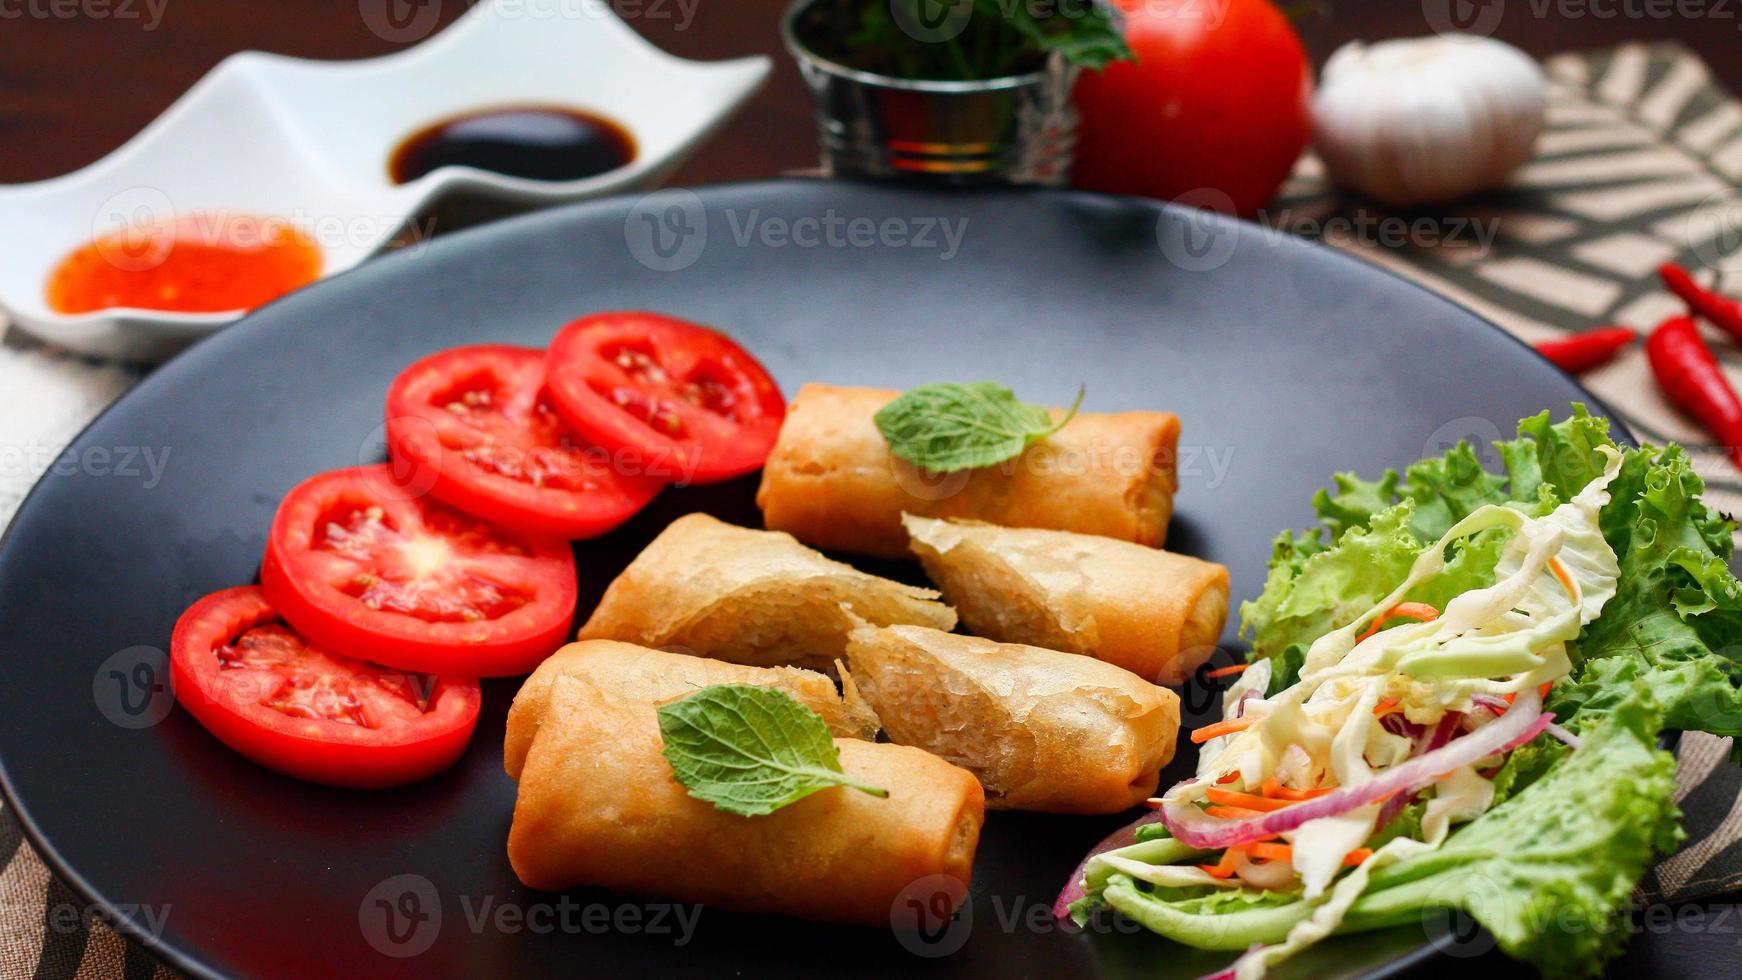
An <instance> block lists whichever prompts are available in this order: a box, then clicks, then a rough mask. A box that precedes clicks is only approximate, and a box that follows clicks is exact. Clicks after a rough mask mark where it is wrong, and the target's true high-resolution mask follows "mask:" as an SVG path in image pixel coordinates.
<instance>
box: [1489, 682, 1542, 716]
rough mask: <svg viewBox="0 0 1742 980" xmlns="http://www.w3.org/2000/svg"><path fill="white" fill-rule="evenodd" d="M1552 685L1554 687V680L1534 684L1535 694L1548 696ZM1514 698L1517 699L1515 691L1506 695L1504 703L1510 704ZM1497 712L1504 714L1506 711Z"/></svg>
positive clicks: (1540, 696)
mask: <svg viewBox="0 0 1742 980" xmlns="http://www.w3.org/2000/svg"><path fill="white" fill-rule="evenodd" d="M1552 687H1554V681H1545V682H1543V683H1541V684H1538V685H1537V686H1536V696H1537V697H1539V698H1546V697H1548V692H1549V689H1550V688H1552ZM1516 700H1518V695H1517V694H1516V693H1513V694H1508V695H1506V703H1507V704H1511V703H1512V702H1514V701H1516ZM1497 713H1498V714H1505V713H1506V712H1504V711H1501V712H1497Z"/></svg>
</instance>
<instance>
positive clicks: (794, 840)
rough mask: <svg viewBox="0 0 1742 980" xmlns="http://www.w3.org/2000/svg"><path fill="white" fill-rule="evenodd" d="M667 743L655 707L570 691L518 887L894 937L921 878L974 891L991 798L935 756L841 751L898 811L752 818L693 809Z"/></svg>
mask: <svg viewBox="0 0 1742 980" xmlns="http://www.w3.org/2000/svg"><path fill="white" fill-rule="evenodd" d="M663 744H664V743H663V742H662V741H661V738H660V733H659V724H658V719H657V717H656V715H655V709H654V708H653V706H652V705H650V704H647V703H644V702H627V701H621V700H618V699H614V698H610V697H607V696H605V695H604V694H601V693H600V692H599V691H598V690H597V689H596V688H594V687H592V686H591V685H589V684H586V683H585V682H583V681H579V680H577V679H575V678H566V677H565V678H561V679H559V680H558V682H557V684H556V685H555V687H554V689H553V692H552V696H551V710H550V712H549V715H548V717H547V719H546V721H545V724H544V725H543V726H542V727H541V728H540V729H539V732H538V737H537V738H536V739H534V740H533V744H532V751H531V752H530V753H528V754H527V757H526V769H525V771H524V772H523V773H522V774H521V778H520V795H519V798H518V799H517V800H516V801H515V805H514V823H513V825H512V826H511V827H510V828H509V831H508V860H509V862H510V863H511V864H512V865H513V866H514V872H515V874H517V875H519V876H520V880H521V881H522V882H524V883H525V884H526V885H527V886H529V887H532V888H540V889H558V888H568V887H571V886H575V885H596V886H602V887H605V888H614V889H618V890H622V891H629V892H638V893H643V894H647V895H657V896H660V897H663V898H668V899H672V900H676V901H681V902H700V903H704V904H707V905H716V906H720V907H723V908H732V909H738V910H741V911H747V912H764V913H773V914H780V915H793V916H798V917H801V918H805V919H816V920H822V921H830V922H847V923H864V924H868V925H882V926H884V927H888V925H889V923H890V911H891V905H892V903H894V902H895V901H896V900H897V899H898V898H899V897H900V896H901V895H902V893H903V890H904V889H907V888H908V887H909V886H910V885H912V884H914V883H915V882H917V881H919V880H920V879H922V878H926V877H927V876H930V875H948V876H951V877H954V878H956V879H958V880H959V881H961V882H962V883H963V884H964V885H966V884H967V882H968V880H969V875H970V874H971V869H972V866H973V861H974V849H975V847H976V846H977V845H978V843H979V839H980V825H981V822H982V820H983V819H984V816H985V807H984V797H983V796H982V794H981V791H980V786H979V784H978V783H976V782H975V781H974V777H973V776H971V775H969V774H968V773H966V772H964V771H962V770H961V769H958V768H956V767H955V766H952V765H950V764H949V763H947V762H945V761H944V760H942V759H939V758H938V757H936V756H934V755H931V754H929V753H926V752H922V751H920V750H919V749H914V748H907V747H905V746H900V745H889V744H878V743H876V742H862V741H858V740H856V739H839V740H837V741H836V743H835V744H836V747H837V748H838V749H839V751H840V759H841V766H842V769H843V770H844V771H845V772H846V773H847V775H848V776H850V777H852V778H853V779H854V780H857V781H859V782H862V783H865V784H867V785H872V786H878V787H882V788H884V789H887V790H888V791H889V795H888V797H886V798H878V797H874V796H871V795H869V794H866V793H862V792H860V791H858V790H856V789H849V788H846V787H834V788H830V789H825V790H822V791H820V792H817V793H814V794H812V795H810V796H807V797H805V798H804V799H802V800H799V801H798V802H796V803H793V804H790V805H788V806H785V807H782V808H781V809H779V810H776V811H774V812H773V813H770V814H768V815H766V816H759V817H741V816H737V815H735V814H731V813H726V812H724V811H721V810H716V809H714V807H713V806H712V805H711V804H709V803H705V802H703V801H701V800H698V799H695V798H693V797H691V796H690V795H689V794H688V793H687V792H686V791H685V789H684V788H683V786H681V785H679V784H678V782H677V781H676V780H675V779H674V778H673V777H672V772H671V766H670V765H669V764H668V763H667V762H666V760H665V756H664V754H663Z"/></svg>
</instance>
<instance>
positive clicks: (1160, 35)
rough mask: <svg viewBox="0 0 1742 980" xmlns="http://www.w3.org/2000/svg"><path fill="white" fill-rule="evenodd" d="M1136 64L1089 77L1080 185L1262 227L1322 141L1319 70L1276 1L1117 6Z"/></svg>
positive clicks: (1124, 2) (1188, 0) (1124, 1)
mask: <svg viewBox="0 0 1742 980" xmlns="http://www.w3.org/2000/svg"><path fill="white" fill-rule="evenodd" d="M1113 2H1114V5H1115V6H1117V7H1118V8H1119V9H1120V11H1121V12H1122V13H1123V14H1124V15H1125V40H1126V41H1127V42H1128V43H1129V44H1130V45H1131V50H1132V51H1133V52H1135V53H1136V55H1137V60H1136V61H1119V62H1115V63H1113V64H1111V65H1108V66H1107V68H1106V70H1105V71H1101V72H1093V71H1085V72H1083V73H1082V77H1081V79H1080V80H1079V81H1078V82H1077V88H1076V103H1077V108H1078V110H1079V111H1080V112H1081V114H1082V127H1081V130H1080V142H1079V144H1078V147H1077V162H1076V170H1075V172H1074V183H1076V185H1077V186H1079V187H1086V188H1089V189H1090V190H1098V191H1110V192H1113V193H1117V194H1142V195H1145V196H1148V197H1156V198H1162V199H1164V200H1173V199H1175V198H1179V197H1181V196H1184V195H1188V193H1189V192H1192V191H1197V192H1198V193H1197V194H1192V195H1190V197H1189V198H1188V199H1189V200H1191V201H1192V202H1193V203H1197V204H1200V205H1204V204H1208V203H1211V202H1210V201H1209V200H1206V198H1214V197H1216V195H1214V194H1206V193H1205V192H1206V191H1220V192H1222V193H1223V194H1226V195H1227V196H1228V198H1229V199H1231V200H1232V202H1233V208H1234V210H1235V211H1236V212H1237V213H1239V214H1242V215H1248V216H1250V215H1251V214H1253V213H1254V212H1256V211H1257V210H1258V209H1259V208H1260V207H1262V206H1263V205H1264V203H1265V202H1266V201H1268V200H1270V198H1271V197H1272V196H1273V195H1274V194H1275V193H1276V189H1277V187H1278V186H1280V185H1281V184H1282V181H1283V178H1285V177H1287V176H1288V172H1289V169H1290V168H1291V167H1293V166H1294V161H1295V159H1296V158H1297V157H1299V156H1300V152H1301V150H1302V149H1303V148H1304V147H1305V146H1306V143H1307V138H1308V137H1309V136H1310V135H1311V126H1312V116H1311V109H1310V105H1309V103H1310V100H1311V97H1312V69H1311V66H1310V65H1309V64H1308V63H1307V60H1306V54H1305V52H1304V51H1302V49H1301V44H1300V38H1299V37H1298V36H1296V35H1295V33H1294V28H1292V27H1290V26H1289V23H1288V21H1287V19H1285V18H1284V17H1283V16H1282V14H1281V13H1280V12H1279V11H1278V10H1277V9H1276V8H1275V7H1273V6H1271V5H1270V3H1268V2H1267V0H1113Z"/></svg>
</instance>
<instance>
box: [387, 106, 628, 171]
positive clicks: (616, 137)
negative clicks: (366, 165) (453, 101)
mask: <svg viewBox="0 0 1742 980" xmlns="http://www.w3.org/2000/svg"><path fill="white" fill-rule="evenodd" d="M633 159H635V139H634V137H632V136H630V135H629V131H628V130H626V129H624V128H623V127H622V126H621V125H620V124H618V123H616V122H613V121H612V120H610V119H606V118H604V117H603V116H598V115H595V114H593V113H590V112H583V111H581V110H579V109H565V108H561V107H558V106H506V107H502V108H498V109H484V110H481V111H478V112H470V113H467V114H465V115H463V116H455V117H453V118H452V119H444V120H442V121H441V122H438V123H436V124H435V125H433V126H427V127H425V128H423V129H420V130H418V131H417V132H415V133H413V134H411V135H410V136H409V137H407V138H406V139H405V141H404V142H403V143H400V144H399V147H398V149H396V150H394V151H393V157H392V159H391V160H389V161H388V164H387V171H388V173H389V174H390V175H391V176H392V177H393V182H394V183H396V184H404V183H408V182H410V181H413V180H416V179H417V178H419V177H422V176H423V175H424V174H427V173H429V172H430V171H432V170H435V169H436V168H438V167H449V166H466V167H477V168H478V169H480V170H489V171H491V172H493V173H499V174H505V175H507V176H510V177H525V178H527V179H530V180H553V181H555V180H579V179H581V178H582V177H592V176H595V175H597V174H602V173H605V172H606V171H609V170H616V169H617V168H618V167H621V166H623V165H624V164H627V163H628V162H629V161H631V160H633Z"/></svg>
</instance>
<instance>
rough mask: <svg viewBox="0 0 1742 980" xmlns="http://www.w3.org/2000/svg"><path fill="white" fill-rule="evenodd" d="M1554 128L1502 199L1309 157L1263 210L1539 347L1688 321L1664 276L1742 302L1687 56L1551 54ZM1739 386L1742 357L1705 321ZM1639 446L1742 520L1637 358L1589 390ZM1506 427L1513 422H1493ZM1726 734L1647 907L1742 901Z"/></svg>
mask: <svg viewBox="0 0 1742 980" xmlns="http://www.w3.org/2000/svg"><path fill="white" fill-rule="evenodd" d="M1544 68H1545V69H1546V71H1547V74H1548V76H1549V84H1550V94H1549V110H1548V129H1547V130H1546V131H1545V132H1544V133H1543V136H1542V139H1541V140H1540V142H1539V143H1538V146H1537V156H1536V158H1535V159H1534V160H1532V161H1531V162H1530V163H1529V164H1527V165H1526V166H1525V167H1524V168H1523V169H1522V170H1520V171H1519V172H1518V174H1517V175H1516V177H1515V180H1514V181H1513V184H1512V185H1511V186H1510V187H1508V188H1507V189H1506V190H1505V191H1504V192H1501V193H1497V194H1493V195H1488V196H1486V197H1483V198H1481V199H1478V200H1475V201H1472V202H1469V203H1467V204H1465V205H1462V206H1458V207H1455V208H1451V209H1444V210H1433V211H1411V212H1397V211H1392V210H1388V209H1386V208H1384V207H1381V206H1378V205H1375V204H1372V203H1371V202H1367V201H1361V200H1353V199H1350V198H1349V197H1347V196H1346V195H1344V194H1341V193H1339V192H1337V191H1336V190H1335V189H1334V188H1332V187H1330V186H1329V185H1328V184H1327V182H1326V180H1325V177H1324V174H1323V171H1322V169H1321V168H1320V166H1319V165H1318V162H1317V161H1316V160H1314V159H1312V158H1308V159H1306V160H1303V161H1302V163H1301V166H1300V167H1299V168H1298V169H1297V170H1296V172H1295V175H1294V176H1293V178H1291V179H1290V181H1289V183H1288V185H1287V186H1286V187H1284V189H1283V192H1282V194H1281V195H1279V198H1278V200H1277V201H1276V202H1275V203H1274V204H1272V206H1271V207H1270V208H1269V209H1268V210H1267V212H1266V214H1265V216H1264V217H1265V220H1267V221H1268V222H1269V223H1270V224H1272V225H1274V226H1276V227H1279V228H1284V229H1287V230H1289V231H1292V232H1295V233H1297V234H1300V235H1303V236H1306V237H1310V238H1315V239H1318V240H1321V241H1323V242H1325V243H1326V244H1329V245H1332V246H1334V247H1337V248H1340V249H1344V250H1347V251H1350V252H1353V253H1355V254H1358V255H1360V256H1361V257H1362V258H1364V259H1367V260H1368V261H1371V262H1373V263H1375V264H1377V265H1380V266H1383V267H1385V268H1387V269H1390V270H1392V271H1394V272H1397V273H1399V274H1401V275H1403V276H1406V277H1408V278H1410V279H1413V280H1415V281H1417V282H1419V283H1421V284H1422V285H1424V286H1427V287H1428V288H1429V289H1432V290H1434V291H1436V292H1438V293H1441V294H1443V295H1445V296H1448V297H1450V298H1452V299H1454V300H1456V301H1458V302H1459V303H1462V304H1463V305H1465V306H1468V307H1470V308H1471V309H1473V310H1475V311H1477V312H1478V313H1481V314H1482V315H1483V316H1486V317H1488V318H1489V319H1491V320H1493V321H1494V322H1495V323H1498V324H1500V325H1501V326H1502V327H1504V328H1506V329H1507V330H1509V331H1511V332H1512V333H1513V334H1515V335H1516V336H1518V337H1520V338H1522V339H1524V340H1525V341H1527V342H1530V343H1536V342H1538V341H1542V340H1547V339H1550V338H1553V337H1557V336H1565V335H1568V334H1572V333H1578V332H1580V331H1583V330H1588V329H1590V328H1592V327H1598V326H1605V325H1609V324H1619V325H1622V326H1627V327H1632V328H1634V329H1636V330H1639V331H1641V332H1644V331H1646V330H1649V329H1650V328H1651V327H1653V326H1655V325H1657V324H1658V323H1659V322H1661V321H1662V320H1663V319H1664V318H1665V317H1667V316H1670V315H1673V314H1676V313H1680V312H1683V311H1684V309H1685V308H1684V306H1683V305H1682V303H1681V301H1680V300H1678V299H1676V298H1675V297H1674V296H1672V295H1670V294H1669V292H1668V291H1666V290H1665V289H1664V288H1663V285H1662V283H1661V282H1660V281H1659V280H1658V278H1657V272H1656V270H1657V267H1658V266H1659V265H1661V264H1662V263H1664V262H1679V263H1681V264H1682V265H1685V266H1687V267H1688V268H1689V269H1690V270H1693V271H1694V273H1695V276H1696V278H1697V279H1698V280H1699V281H1700V282H1702V283H1703V284H1706V285H1708V286H1716V288H1718V289H1719V290H1720V291H1723V292H1726V293H1728V294H1731V295H1738V294H1742V103H1738V102H1737V100H1736V99H1735V98H1734V97H1732V96H1731V95H1730V93H1728V92H1727V91H1726V90H1724V89H1723V88H1721V87H1720V86H1718V85H1716V84H1714V83H1713V82H1712V80H1711V77H1710V74H1709V71H1708V69H1707V68H1706V66H1705V64H1704V63H1703V62H1701V61H1700V60H1699V59H1698V58H1697V57H1695V56H1693V55H1692V54H1690V53H1689V52H1688V51H1687V50H1686V49H1683V48H1681V47H1678V46H1676V45H1644V44H1640V45H1626V46H1623V47H1619V48H1615V49H1613V50H1610V51H1603V52H1598V53H1594V54H1589V53H1582V54H1570V55H1562V56H1559V57H1556V58H1551V59H1549V60H1548V61H1547V62H1546V63H1545V64H1544ZM1702 327H1703V329H1704V331H1705V336H1706V338H1707V340H1708V341H1710V343H1711V346H1712V348H1713V350H1715V351H1716V352H1717V353H1718V356H1719V359H1720V360H1721V361H1722V363H1723V364H1724V367H1725V370H1726V372H1727V373H1728V374H1729V376H1730V379H1731V382H1732V383H1733V384H1735V385H1736V386H1737V387H1738V388H1739V389H1742V347H1738V345H1737V344H1736V342H1735V341H1734V340H1732V339H1731V338H1729V337H1728V336H1727V335H1725V334H1723V333H1722V332H1721V331H1719V330H1717V329H1716V328H1714V327H1712V326H1711V325H1710V324H1702ZM1579 380H1580V381H1581V382H1583V383H1584V384H1585V386H1586V387H1588V388H1590V389H1591V391H1592V392H1594V393H1595V394H1596V395H1597V396H1598V397H1600V398H1602V399H1603V401H1604V402H1605V403H1606V404H1607V405H1608V407H1609V408H1610V409H1611V410H1612V411H1614V412H1615V413H1616V414H1618V415H1620V416H1621V417H1622V418H1623V419H1624V420H1625V421H1626V423H1627V425H1628V427H1629V428H1630V429H1632V431H1633V433H1634V434H1635V435H1637V436H1638V437H1639V438H1640V439H1643V440H1647V441H1652V442H1658V443H1662V442H1668V441H1672V440H1673V441H1675V442H1679V443H1681V444H1682V445H1684V446H1686V447H1688V449H1689V451H1690V457H1691V458H1692V460H1693V462H1694V467H1695V469H1696V471H1697V472H1698V473H1699V474H1700V475H1701V477H1702V478H1703V479H1704V480H1705V481H1706V489H1707V494H1708V499H1710V500H1711V501H1712V502H1713V504H1714V505H1715V506H1717V507H1719V508H1720V509H1722V510H1724V511H1725V512H1727V513H1731V514H1742V472H1738V471H1737V469H1736V468H1735V467H1734V466H1733V465H1732V464H1731V462H1730V460H1729V459H1728V457H1727V456H1726V455H1725V453H1724V451H1723V450H1722V449H1721V448H1718V447H1714V446H1713V445H1712V444H1711V437H1710V436H1708V435H1707V434H1706V433H1705V432H1704V431H1703V430H1702V429H1701V428H1700V427H1699V426H1698V425H1697V424H1695V423H1694V422H1692V421H1691V420H1690V419H1689V418H1688V417H1687V416H1686V415H1684V414H1682V413H1681V412H1679V411H1678V410H1677V409H1676V408H1675V407H1674V406H1672V405H1670V404H1669V403H1668V402H1667V401H1666V400H1665V399H1664V397H1663V395H1662V393H1661V392H1660V391H1659V390H1658V387H1657V384H1656V382H1655V381H1654V380H1653V379H1652V376H1651V369H1650V367H1649V365H1648V364H1647V363H1646V358H1645V352H1644V350H1643V349H1642V347H1641V346H1640V345H1635V346H1634V347H1632V348H1630V349H1629V350H1628V351H1626V352H1625V353H1624V354H1623V355H1622V356H1620V357H1619V358H1617V359H1616V360H1614V361H1613V362H1611V363H1609V364H1607V365H1604V366H1603V367H1601V368H1598V369H1596V370H1594V371H1590V372H1588V373H1586V374H1584V375H1583V376H1581V377H1580V379H1579ZM1492 421H1493V422H1494V423H1495V425H1496V427H1497V429H1498V431H1496V432H1495V433H1494V434H1495V435H1496V436H1499V435H1501V434H1502V433H1504V434H1507V435H1510V433H1506V432H1505V427H1506V426H1508V425H1510V424H1511V421H1512V420H1509V419H1496V420H1492ZM1730 741H1731V740H1730V739H1727V738H1726V739H1716V738H1713V737H1711V736H1709V735H1704V734H1692V735H1689V736H1687V737H1686V738H1684V739H1683V740H1682V745H1681V748H1680V750H1679V752H1678V759H1679V762H1680V769H1679V774H1678V784H1679V788H1678V790H1677V797H1678V799H1679V800H1680V801H1681V804H1682V808H1683V810H1684V811H1686V817H1685V818H1684V820H1683V827H1684V828H1685V829H1686V830H1687V833H1688V841H1687V843H1686V845H1685V846H1684V847H1683V848H1682V850H1681V851H1680V852H1679V853H1677V854H1676V855H1674V856H1672V857H1671V858H1669V859H1668V860H1666V861H1664V862H1663V863H1662V864H1661V865H1659V866H1658V867H1657V868H1656V869H1655V870H1654V871H1653V872H1652V873H1651V874H1650V875H1649V876H1648V877H1647V878H1646V880H1645V882H1644V883H1643V884H1642V886H1641V895H1640V898H1641V899H1642V900H1644V901H1654V900H1662V899H1672V900H1673V899H1682V898H1691V897H1696V896H1709V895H1715V894H1723V893H1727V892H1731V891H1735V890H1736V889H1738V888H1742V768H1738V767H1737V766H1734V765H1728V764H1724V759H1725V757H1726V756H1727V755H1728V753H1729V751H1730Z"/></svg>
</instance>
